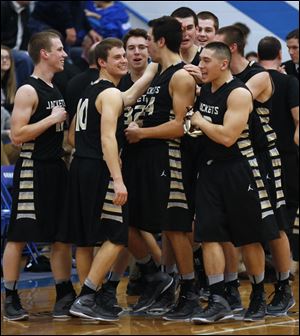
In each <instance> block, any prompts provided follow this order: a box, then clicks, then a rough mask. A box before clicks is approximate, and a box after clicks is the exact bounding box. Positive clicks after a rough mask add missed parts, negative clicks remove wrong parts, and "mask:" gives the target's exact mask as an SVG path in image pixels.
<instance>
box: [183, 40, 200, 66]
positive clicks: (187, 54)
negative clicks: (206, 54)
mask: <svg viewBox="0 0 300 336" xmlns="http://www.w3.org/2000/svg"><path fill="white" fill-rule="evenodd" d="M198 49H199V47H197V46H196V45H195V44H194V45H193V46H192V47H191V48H189V49H180V56H181V58H182V60H183V61H184V62H185V63H187V64H190V63H191V62H192V60H193V59H194V58H195V55H196V53H197V51H198Z"/></svg>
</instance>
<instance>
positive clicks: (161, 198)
mask: <svg viewBox="0 0 300 336" xmlns="http://www.w3.org/2000/svg"><path fill="white" fill-rule="evenodd" d="M149 25H150V30H149V37H148V38H149V40H148V48H149V54H150V56H151V58H152V59H153V61H155V62H158V63H159V64H160V71H159V73H158V74H157V75H156V77H155V78H154V80H153V81H152V83H151V84H150V87H149V88H148V90H147V93H146V99H147V105H146V107H145V109H144V118H143V124H142V126H139V125H137V124H136V123H135V124H132V125H129V127H128V128H127V129H126V130H125V134H126V138H127V140H128V141H129V143H135V144H137V151H136V156H135V160H134V162H132V163H131V171H132V178H131V179H130V181H129V184H130V185H131V187H132V190H136V192H135V194H134V195H129V202H133V204H134V205H135V209H136V211H135V212H134V213H130V222H129V223H130V226H133V227H136V228H139V229H142V230H145V231H149V232H152V233H157V232H160V231H163V232H164V233H165V234H166V236H167V237H168V239H169V240H170V241H171V245H172V248H173V251H174V254H175V257H176V263H177V267H178V269H179V273H180V276H181V279H182V284H181V292H180V295H179V300H178V302H177V304H176V306H175V308H174V309H172V310H171V311H170V312H168V313H167V314H166V315H164V318H165V319H169V320H179V319H181V320H183V319H184V320H186V319H187V318H189V316H190V315H191V313H192V311H193V310H194V308H195V307H198V303H197V296H196V295H195V290H194V271H193V259H192V248H191V244H190V242H189V239H188V235H187V233H188V232H190V231H191V223H192V214H191V211H190V209H189V207H188V204H187V198H186V192H185V189H184V183H183V176H182V175H183V174H182V160H181V150H180V139H179V138H180V137H181V136H182V135H183V118H184V116H185V113H186V107H187V106H189V104H193V102H194V98H195V81H194V79H193V78H192V77H191V76H190V75H188V73H187V72H186V71H185V70H183V69H182V68H183V65H184V63H183V62H182V60H181V58H180V55H179V49H180V44H181V40H182V28H181V24H180V23H179V22H178V21H177V20H176V19H174V18H172V17H161V18H159V19H156V20H153V21H150V23H149ZM133 242H134V244H133ZM138 244H140V242H139V241H135V240H134V241H130V239H129V248H130V249H132V248H135V249H137V248H138ZM153 290H154V288H153V287H152V286H148V287H147V288H146V289H145V294H144V295H142V296H141V298H140V300H139V301H138V303H137V304H136V306H135V307H134V310H136V311H142V310H146V309H148V308H149V307H150V306H151V304H152V303H153V301H152V302H151V300H150V299H149V297H150V298H151V295H152V294H151V292H152V291H153Z"/></svg>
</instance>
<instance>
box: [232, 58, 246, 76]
mask: <svg viewBox="0 0 300 336" xmlns="http://www.w3.org/2000/svg"><path fill="white" fill-rule="evenodd" d="M248 64H249V61H248V60H247V59H246V58H245V57H244V56H242V55H240V54H235V55H232V60H231V63H230V69H231V72H232V73H233V74H234V75H237V74H239V73H241V72H243V71H244V70H245V69H246V68H247V66H248Z"/></svg>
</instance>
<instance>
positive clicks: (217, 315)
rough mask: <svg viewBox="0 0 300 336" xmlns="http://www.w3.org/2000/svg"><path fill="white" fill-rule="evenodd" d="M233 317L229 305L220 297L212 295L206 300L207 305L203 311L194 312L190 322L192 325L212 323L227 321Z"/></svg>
mask: <svg viewBox="0 0 300 336" xmlns="http://www.w3.org/2000/svg"><path fill="white" fill-rule="evenodd" d="M232 317H233V313H232V310H231V308H230V306H229V303H228V302H227V301H226V300H225V299H224V298H223V297H222V296H220V295H216V294H213V295H211V296H210V298H209V300H208V305H207V307H205V309H203V311H202V312H201V311H198V312H196V313H195V314H194V315H193V316H192V319H191V321H192V322H193V323H194V324H201V323H213V322H217V321H224V320H228V319H230V318H232Z"/></svg>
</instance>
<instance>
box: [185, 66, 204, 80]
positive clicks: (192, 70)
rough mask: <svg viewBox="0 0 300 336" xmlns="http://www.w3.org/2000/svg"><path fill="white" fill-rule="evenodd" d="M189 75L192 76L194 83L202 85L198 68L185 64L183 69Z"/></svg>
mask: <svg viewBox="0 0 300 336" xmlns="http://www.w3.org/2000/svg"><path fill="white" fill-rule="evenodd" d="M183 68H184V69H185V70H186V71H187V72H188V73H189V74H190V75H192V76H193V77H194V79H195V81H196V83H197V84H201V83H202V74H201V71H200V68H199V67H198V66H196V65H193V64H186V65H185V66H184V67H183Z"/></svg>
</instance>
